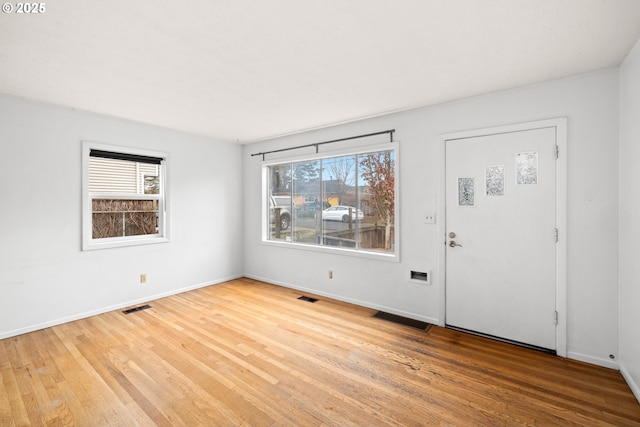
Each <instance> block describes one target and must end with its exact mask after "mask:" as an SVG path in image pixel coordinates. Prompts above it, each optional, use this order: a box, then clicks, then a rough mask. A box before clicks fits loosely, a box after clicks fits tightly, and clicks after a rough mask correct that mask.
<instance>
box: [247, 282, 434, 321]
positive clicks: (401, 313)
mask: <svg viewBox="0 0 640 427" xmlns="http://www.w3.org/2000/svg"><path fill="white" fill-rule="evenodd" d="M245 277H248V278H249V279H254V280H259V281H261V282H265V283H271V284H273V285H278V286H282V287H285V288H289V289H295V290H297V291H303V292H309V293H312V294H315V295H320V296H323V297H327V298H331V299H335V300H338V301H342V302H347V303H350V304H355V305H359V306H361V307H367V308H371V309H374V310H379V311H385V312H387V313H391V314H395V315H398V316H403V317H407V318H410V319H414V320H421V321H423V322H427V323H431V324H432V325H437V324H438V319H436V318H434V317H428V316H423V315H421V314H416V313H410V312H408V311H404V310H398V309H396V308H393V307H387V306H384V305H379V304H374V303H371V302H368V301H361V300H358V299H353V298H347V297H344V296H342V295H336V294H332V293H330V292H322V291H318V290H317V289H311V288H305V287H304V286H298V285H293V284H291V283H285V282H281V281H279V280H272V279H269V278H266V277H260V276H255V275H253V274H245Z"/></svg>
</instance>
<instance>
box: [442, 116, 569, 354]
mask: <svg viewBox="0 0 640 427" xmlns="http://www.w3.org/2000/svg"><path fill="white" fill-rule="evenodd" d="M550 127H553V128H555V129H556V144H557V146H558V153H559V155H558V159H557V161H556V224H557V228H558V243H557V245H556V311H557V312H558V324H557V325H556V354H557V355H558V356H562V357H567V237H568V236H567V230H568V228H567V201H568V193H567V157H568V156H567V154H568V151H567V118H566V117H559V118H555V119H548V120H539V121H533V122H525V123H516V124H510V125H502V126H496V127H490V128H482V129H473V130H468V131H462V132H453V133H445V134H441V135H439V137H440V143H439V150H438V151H439V153H438V156H439V162H438V165H439V171H438V179H439V183H438V217H439V218H442V220H441V221H438V236H439V239H442V240H441V241H440V244H439V247H440V248H439V250H438V267H439V272H440V274H439V276H440V277H439V280H438V282H439V283H438V284H439V291H440V295H439V308H440V309H439V315H438V325H439V326H443V327H444V326H445V324H446V279H447V278H446V256H447V251H446V242H447V239H446V237H447V236H446V233H447V211H446V197H445V196H446V143H447V141H448V140H453V139H465V138H475V137H479V136H487V135H495V134H502V133H511V132H521V131H527V130H535V129H541V128H550ZM549 238H551V235H550V236H549ZM549 321H553V319H549Z"/></svg>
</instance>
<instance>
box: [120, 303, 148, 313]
mask: <svg viewBox="0 0 640 427" xmlns="http://www.w3.org/2000/svg"><path fill="white" fill-rule="evenodd" d="M147 308H151V306H150V305H149V304H145V305H141V306H139V307H134V308H129V309H127V310H122V312H123V313H124V314H130V313H135V312H136V311H140V310H146V309H147Z"/></svg>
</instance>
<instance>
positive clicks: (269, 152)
mask: <svg viewBox="0 0 640 427" xmlns="http://www.w3.org/2000/svg"><path fill="white" fill-rule="evenodd" d="M395 131H396V130H395V129H389V130H383V131H381V132H374V133H367V134H364V135H356V136H349V137H347V138H340V139H333V140H331V141H323V142H314V143H312V144H306V145H298V146H296V147H288V148H280V149H279V150H271V151H264V152H261V153H254V154H252V155H251V157H253V156H262V161H264V156H265V155H267V154H271V153H280V152H282V151H289V150H297V149H298V148H307V147H316V154H317V153H318V147H319V146H321V145H324V144H332V143H334V142H341V141H348V140H350V139H358V138H366V137H368V136H376V135H384V134H385V133H388V134H389V139H390V141H389V142H393V133H394V132H395Z"/></svg>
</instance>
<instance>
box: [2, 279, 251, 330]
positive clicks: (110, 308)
mask: <svg viewBox="0 0 640 427" xmlns="http://www.w3.org/2000/svg"><path fill="white" fill-rule="evenodd" d="M241 277H244V276H243V275H242V274H236V275H232V276H229V277H225V278H222V279H218V280H214V281H211V282H204V283H198V284H195V285H191V286H186V287H184V288H180V289H174V290H171V291H167V292H162V293H159V294H156V295H150V296H147V297H143V298H138V299H135V300H130V301H127V302H123V303H120V304H115V305H110V306H107V307H102V308H97V309H95V310H90V311H85V312H83V313H77V314H73V315H71V316H65V317H61V318H59V319H55V320H49V321H46V322H42V323H36V324H34V325H30V326H26V327H24V328H20V329H14V330H12V331H8V332H0V340H3V339H5V338H11V337H15V336H17V335H22V334H26V333H29V332H33V331H38V330H40V329H44V328H50V327H52V326H57V325H62V324H64V323H68V322H73V321H74V320H80V319H85V318H87V317H91V316H97V315H99V314H103V313H108V312H110V311H115V310H120V309H122V308H125V307H130V306H132V305H137V304H141V303H148V302H151V301H154V300H158V299H160V298H165V297H169V296H171V295H177V294H181V293H183V292H189V291H193V290H195V289H200V288H206V287H207V286H214V285H218V284H220V283H224V282H228V281H230V280H234V279H239V278H241Z"/></svg>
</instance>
